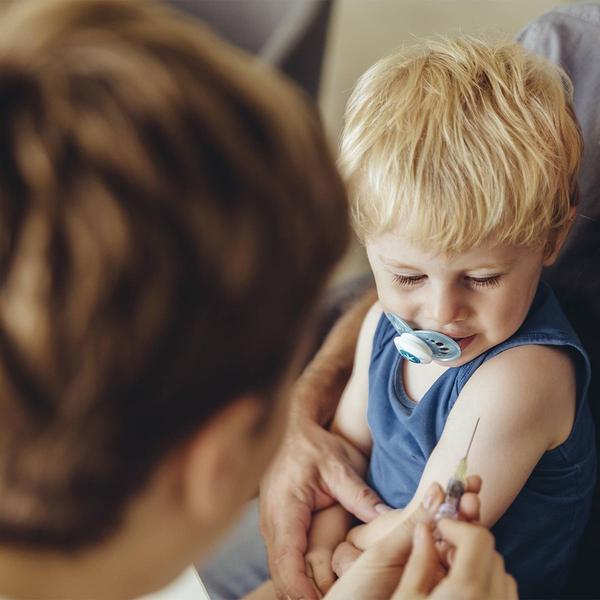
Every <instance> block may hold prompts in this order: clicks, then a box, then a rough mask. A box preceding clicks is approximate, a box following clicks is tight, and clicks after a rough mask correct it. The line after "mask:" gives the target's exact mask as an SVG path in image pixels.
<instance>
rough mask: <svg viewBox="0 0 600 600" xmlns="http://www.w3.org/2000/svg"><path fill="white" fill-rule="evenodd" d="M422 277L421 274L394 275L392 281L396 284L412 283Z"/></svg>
mask: <svg viewBox="0 0 600 600" xmlns="http://www.w3.org/2000/svg"><path fill="white" fill-rule="evenodd" d="M421 279H423V275H397V274H395V275H394V282H395V283H397V284H398V285H414V284H415V283H418V282H419V281H421Z"/></svg>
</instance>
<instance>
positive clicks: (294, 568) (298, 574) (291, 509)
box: [265, 497, 317, 600]
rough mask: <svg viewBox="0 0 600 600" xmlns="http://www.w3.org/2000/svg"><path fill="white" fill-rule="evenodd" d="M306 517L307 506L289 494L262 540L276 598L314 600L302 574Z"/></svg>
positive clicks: (304, 575) (308, 584) (306, 528)
mask: <svg viewBox="0 0 600 600" xmlns="http://www.w3.org/2000/svg"><path fill="white" fill-rule="evenodd" d="M310 519H311V512H310V508H309V507H308V506H307V505H305V504H303V503H301V502H300V501H299V500H297V499H294V498H291V497H290V498H288V502H287V503H286V505H285V508H284V509H282V510H281V511H280V512H278V513H277V514H276V515H275V516H274V517H273V520H272V521H271V523H270V529H269V532H268V535H267V536H265V541H266V543H267V548H268V555H269V570H270V572H271V577H272V578H273V584H274V585H275V590H276V592H277V597H278V598H286V599H287V598H291V599H292V600H295V599H296V598H305V599H306V600H316V599H317V593H316V591H315V588H314V586H313V584H312V582H311V580H310V578H309V577H308V576H307V575H306V570H305V568H306V563H305V561H304V553H305V552H306V546H307V530H308V526H309V524H310Z"/></svg>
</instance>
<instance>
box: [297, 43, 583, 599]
mask: <svg viewBox="0 0 600 600" xmlns="http://www.w3.org/2000/svg"><path fill="white" fill-rule="evenodd" d="M580 155H581V137H580V133H579V128H578V126H577V123H576V121H575V118H574V115H573V111H572V107H571V88H570V84H569V82H568V79H567V77H566V75H565V74H564V73H563V72H562V71H561V70H559V69H557V68H556V67H554V66H553V65H551V64H550V63H549V62H547V61H545V60H543V59H540V58H536V57H534V56H532V55H529V54H528V53H526V52H525V51H524V50H523V49H522V48H521V47H519V46H518V45H517V44H514V43H496V44H485V43H482V42H479V41H476V40H471V39H458V40H456V41H439V42H431V43H428V44H426V45H424V46H422V47H418V48H415V49H413V50H412V51H409V52H405V53H404V52H402V53H398V54H394V55H392V56H390V57H388V58H386V59H383V60H381V61H380V62H378V63H377V64H375V65H374V66H373V67H372V68H371V69H370V70H369V71H367V73H365V74H364V75H363V77H362V78H361V79H360V81H359V83H358V85H357V87H356V89H355V90H354V92H353V94H352V97H351V99H350V101H349V104H348V110H347V115H346V127H345V130H344V134H343V142H342V150H341V165H342V169H343V171H344V173H345V175H346V179H347V182H348V185H349V188H350V194H351V204H352V208H353V217H354V226H355V229H356V231H357V233H358V235H359V237H360V238H361V240H362V241H363V242H364V243H365V246H366V249H367V254H368V257H369V261H370V264H371V267H372V269H373V273H374V275H375V280H376V284H377V291H378V298H379V300H378V302H377V303H376V304H375V305H374V306H373V307H372V309H371V310H370V312H369V314H368V315H367V317H366V319H365V321H364V323H363V327H362V330H361V333H360V336H359V341H358V344H357V350H356V358H355V366H354V371H353V374H352V377H351V379H350V381H349V383H348V386H347V388H346V390H345V392H344V394H343V397H342V401H341V403H340V406H339V407H338V410H337V413H336V416H335V419H334V422H333V425H332V429H333V431H334V432H336V433H337V434H339V435H340V436H341V437H342V438H343V439H344V440H346V442H347V447H348V452H349V453H350V454H351V456H354V457H355V464H356V467H357V469H362V471H363V472H365V473H366V475H367V481H368V483H370V485H371V486H372V487H373V488H374V489H375V491H376V492H378V493H379V495H380V496H381V498H382V499H383V500H384V502H386V503H387V504H389V505H390V506H393V507H395V508H398V509H402V510H394V511H390V512H386V513H384V514H382V515H381V516H380V517H378V518H376V519H375V520H374V521H372V522H371V523H369V524H368V525H363V526H359V527H356V528H354V529H352V530H350V532H349V533H348V535H347V540H348V541H350V542H352V543H353V544H354V545H355V546H357V547H358V548H360V549H364V548H367V547H369V546H370V545H371V544H372V543H373V542H374V541H375V540H377V539H379V538H380V537H381V536H382V535H383V534H384V533H385V532H387V531H389V529H390V528H391V527H392V526H394V525H395V524H396V523H397V522H399V521H402V520H403V519H405V518H407V516H408V515H410V513H411V512H412V511H413V510H414V508H415V507H416V506H418V504H419V503H420V502H421V500H422V496H423V492H424V490H425V489H426V488H427V486H428V484H429V483H430V482H431V481H433V480H437V481H446V480H448V479H449V478H450V477H451V475H452V474H453V472H454V470H455V468H456V466H457V463H458V461H459V459H460V458H461V457H462V456H463V455H464V453H465V451H466V448H467V444H468V441H469V438H470V436H471V433H472V431H473V427H474V425H475V423H476V421H477V420H478V419H480V423H479V428H478V430H477V437H476V439H475V441H474V443H473V446H472V448H471V452H470V455H469V466H470V469H472V471H473V472H476V473H478V474H481V475H482V477H483V481H484V482H485V485H484V487H483V489H482V492H481V501H482V521H483V523H484V524H485V525H487V526H493V529H492V531H493V532H494V533H495V535H496V539H497V547H498V549H499V550H500V552H501V553H502V554H503V555H504V558H505V560H506V564H507V570H508V571H509V572H511V573H512V574H513V575H515V577H516V579H517V581H518V583H519V591H520V594H521V595H522V596H524V597H538V596H544V597H549V596H554V595H557V594H558V593H560V590H561V588H562V586H563V585H564V583H565V581H566V578H567V576H568V573H569V570H570V568H571V566H572V563H573V560H574V557H575V550H576V545H577V541H578V539H579V537H580V536H581V533H582V531H583V528H584V526H585V523H586V521H587V517H588V513H589V506H590V499H591V494H592V489H593V485H594V477H595V475H594V474H595V450H594V435H593V426H592V422H591V417H590V414H589V407H588V405H587V402H586V391H587V387H588V384H589V378H590V373H589V363H588V360H587V356H586V354H585V351H584V350H583V348H582V347H581V344H580V342H579V341H578V339H577V337H576V335H575V334H574V332H573V331H572V329H571V327H570V326H569V324H568V322H567V320H566V318H565V317H564V315H563V313H562V311H561V310H560V307H559V306H558V303H557V302H556V300H555V298H554V296H553V294H552V292H551V290H550V289H549V288H548V287H547V286H546V285H545V284H543V283H540V274H541V271H542V268H543V267H544V266H547V265H550V264H552V262H553V261H554V260H555V258H556V256H557V254H558V252H559V251H560V248H561V245H562V244H563V242H564V239H565V237H566V235H567V233H568V229H569V226H570V224H571V223H572V221H573V219H574V216H575V199H576V184H575V181H576V175H577V170H578V165H579V159H580ZM385 313H388V314H395V315H397V316H399V317H401V318H402V319H404V320H405V321H406V322H408V323H409V324H410V325H411V326H412V327H413V329H417V330H433V331H436V332H439V333H442V334H444V335H446V336H449V337H451V338H453V339H454V341H455V342H456V344H458V346H459V347H460V356H459V357H458V358H455V359H454V360H451V361H446V362H443V361H439V360H433V361H432V362H431V363H429V364H414V363H412V362H410V361H409V360H405V359H403V358H402V357H401V356H400V354H399V353H398V351H397V350H396V346H395V343H394V338H395V337H397V336H398V333H397V331H396V330H395V328H394V327H393V326H392V323H391V322H390V320H389V319H388V317H387V316H386V314H385ZM349 524H350V521H349V519H348V516H347V514H346V513H344V512H343V511H342V509H341V508H340V507H334V508H331V509H328V510H326V511H323V512H322V513H320V514H318V515H317V516H316V518H315V520H314V524H313V527H312V530H311V534H310V539H309V550H308V553H307V564H308V569H309V572H310V573H312V575H313V577H314V579H315V582H316V584H317V585H318V586H319V587H320V588H321V589H327V587H328V586H329V585H330V584H331V581H332V568H331V557H332V553H333V552H334V550H335V548H336V546H337V545H338V544H339V543H340V542H342V541H343V540H344V539H345V538H346V534H347V530H348V527H349Z"/></svg>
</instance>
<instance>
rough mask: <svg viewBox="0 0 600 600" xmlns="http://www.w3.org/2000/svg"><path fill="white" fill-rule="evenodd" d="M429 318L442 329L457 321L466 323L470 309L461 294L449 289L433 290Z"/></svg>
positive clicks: (430, 298)
mask: <svg viewBox="0 0 600 600" xmlns="http://www.w3.org/2000/svg"><path fill="white" fill-rule="evenodd" d="M428 305H429V310H428V312H429V314H428V318H429V319H430V320H431V322H432V323H434V324H437V328H438V329H441V328H443V327H444V326H446V325H451V324H452V323H456V322H457V321H464V320H465V319H466V316H467V312H468V308H467V306H466V304H465V303H464V299H463V298H462V297H461V295H460V294H458V293H456V292H454V291H453V290H452V289H450V288H448V287H445V286H444V287H440V288H439V289H437V290H431V294H430V296H429V300H428Z"/></svg>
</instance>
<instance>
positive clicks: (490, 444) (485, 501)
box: [411, 345, 575, 526]
mask: <svg viewBox="0 0 600 600" xmlns="http://www.w3.org/2000/svg"><path fill="white" fill-rule="evenodd" d="M574 416H575V370H574V366H573V364H572V361H571V359H570V358H569V356H568V355H567V354H566V353H565V352H564V351H561V350H558V349H556V348H552V347H550V346H536V345H527V346H520V347H516V348H511V349H510V350H506V351H504V352H502V353H501V354H499V355H498V356H496V357H494V358H492V359H490V360H489V361H487V362H485V363H484V364H483V365H482V366H481V367H479V369H477V371H476V372H475V373H474V374H473V375H472V376H471V378H470V379H469V381H468V382H467V383H466V384H465V387H464V388H463V390H462V392H461V394H460V396H459V397H458V399H457V401H456V404H455V405H454V407H453V409H452V410H451V412H450V415H449V417H448V420H447V422H446V425H445V427H444V431H443V434H442V437H441V439H440V441H439V442H438V444H437V446H436V447H435V449H434V451H433V452H432V454H431V456H430V458H429V460H428V462H427V465H426V467H425V470H424V473H423V476H422V478H421V481H420V483H419V489H418V490H417V493H416V494H415V498H413V501H411V505H414V504H416V503H418V502H419V501H420V497H421V496H422V494H423V493H424V491H425V490H426V489H427V486H428V485H429V484H430V483H431V482H433V481H438V482H440V483H441V484H442V485H445V483H446V481H447V480H448V479H449V478H450V477H451V476H452V474H453V472H454V469H455V468H456V466H457V464H458V461H459V460H460V459H461V458H462V457H463V456H464V454H465V452H466V450H467V446H468V443H469V439H470V437H471V434H472V432H473V427H474V426H475V423H476V421H477V419H478V418H480V419H481V420H480V423H479V426H478V429H477V434H476V437H475V440H474V442H473V445H472V447H471V451H470V453H469V461H468V462H469V467H468V473H469V474H477V475H480V476H481V477H482V479H483V486H482V490H481V493H480V498H481V520H482V522H483V523H484V524H485V525H487V526H491V525H493V524H494V523H495V522H496V521H497V520H498V519H499V518H500V517H501V516H502V514H503V513H504V511H505V510H506V509H507V508H508V507H509V506H510V504H511V503H512V502H513V501H514V499H515V497H516V496H517V494H518V493H519V491H520V490H521V488H522V487H523V486H524V485H525V483H526V481H527V479H528V477H529V475H530V474H531V471H532V470H533V468H534V467H535V465H536V464H537V462H538V461H539V460H540V458H541V456H542V454H543V453H544V452H546V451H547V450H549V449H551V448H554V447H556V446H557V445H559V444H560V443H562V442H563V441H564V440H566V438H567V437H568V435H569V433H570V431H571V428H572V424H573V420H574ZM413 503H414V504H413ZM411 508H412V506H411ZM532 516H533V515H532Z"/></svg>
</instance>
